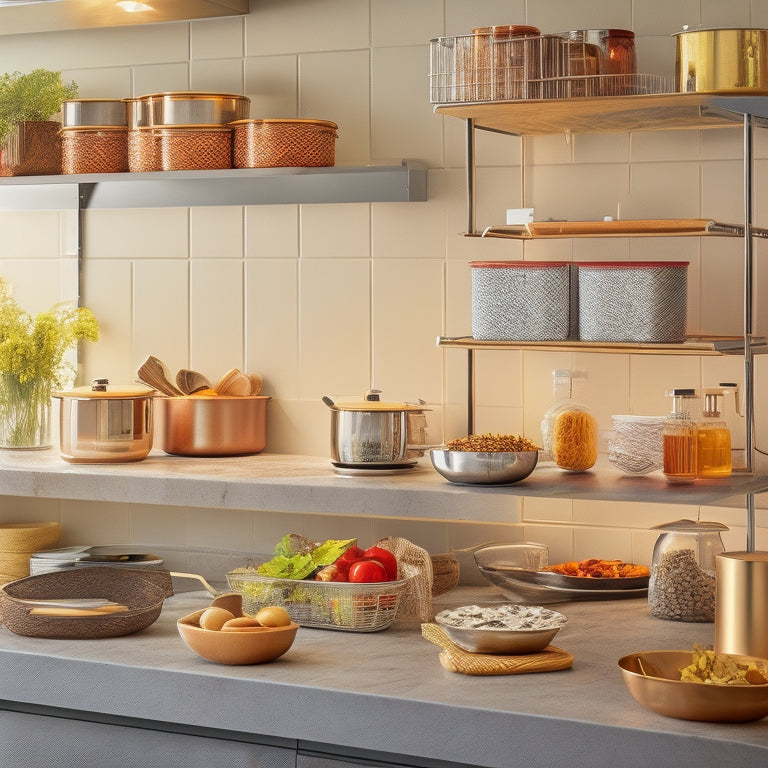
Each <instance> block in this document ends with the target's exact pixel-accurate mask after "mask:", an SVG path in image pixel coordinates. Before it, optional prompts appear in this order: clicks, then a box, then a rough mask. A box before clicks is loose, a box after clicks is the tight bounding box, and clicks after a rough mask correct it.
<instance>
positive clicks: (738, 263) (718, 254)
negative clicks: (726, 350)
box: [698, 239, 744, 335]
mask: <svg viewBox="0 0 768 768" xmlns="http://www.w3.org/2000/svg"><path fill="white" fill-rule="evenodd" d="M743 251H744V246H743V243H742V241H741V240H736V239H734V240H724V241H722V242H718V243H710V242H703V243H702V254H701V258H702V262H701V263H702V269H701V275H700V285H699V292H698V293H699V296H700V298H701V301H700V313H701V315H700V327H701V331H702V333H710V334H734V335H740V334H742V333H743V332H744V289H743V287H742V285H741V282H742V280H741V277H742V274H743V263H744V256H743Z"/></svg>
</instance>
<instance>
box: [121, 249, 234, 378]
mask: <svg viewBox="0 0 768 768" xmlns="http://www.w3.org/2000/svg"><path fill="white" fill-rule="evenodd" d="M217 264H218V262H217ZM219 268H221V267H219ZM189 296H190V286H189V274H188V265H187V263H186V262H183V261H176V260H173V259H168V260H165V259H155V260H151V261H150V260H146V261H137V262H136V264H135V265H134V285H133V354H132V361H133V363H134V367H138V365H140V364H141V362H142V361H143V360H144V359H145V358H146V357H147V355H155V356H156V357H159V358H160V359H161V360H162V361H163V362H164V363H165V364H166V365H167V366H168V368H169V369H170V370H171V371H177V370H178V369H179V368H187V367H189V366H190V363H191V362H192V361H191V360H190V341H191V339H190V336H191V332H190V330H189V322H190V314H189V313H190V307H189ZM203 306H204V307H205V306H208V305H207V304H206V305H203ZM169 309H172V311H169ZM201 309H202V307H201ZM193 319H194V318H193ZM217 348H218V347H214V349H213V350H212V351H213V352H214V353H215V352H216V349H217ZM230 367H231V366H230ZM224 370H226V369H224ZM222 373H223V371H222Z"/></svg>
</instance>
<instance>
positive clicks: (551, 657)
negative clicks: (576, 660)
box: [421, 624, 573, 675]
mask: <svg viewBox="0 0 768 768" xmlns="http://www.w3.org/2000/svg"><path fill="white" fill-rule="evenodd" d="M421 634H422V636H423V637H424V638H425V639H426V640H429V642H430V643H434V644H435V645H437V646H438V647H440V648H442V651H441V652H440V664H441V665H442V666H443V667H444V668H445V669H447V670H448V671H449V672H461V673H462V674H465V675H521V674H525V673H529V672H557V671H559V670H562V669H570V668H571V667H572V666H573V656H572V655H571V654H570V653H568V652H567V651H564V650H562V649H561V648H557V647H555V646H554V645H548V646H547V647H546V648H545V649H544V650H543V651H540V652H539V653H526V654H514V655H507V656H502V655H495V654H491V653H470V652H469V651H465V650H464V649H463V648H459V646H458V645H456V644H455V643H454V642H453V641H452V640H451V639H450V637H448V635H447V634H446V633H445V632H443V630H442V628H441V627H440V626H438V625H437V624H422V625H421Z"/></svg>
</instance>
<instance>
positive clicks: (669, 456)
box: [664, 389, 698, 480]
mask: <svg viewBox="0 0 768 768" xmlns="http://www.w3.org/2000/svg"><path fill="white" fill-rule="evenodd" d="M666 395H667V397H671V398H672V410H671V411H670V413H669V416H668V417H667V419H666V421H665V422H664V474H665V475H666V476H667V477H668V478H671V479H673V480H693V479H694V478H695V477H696V472H697V456H698V431H697V427H696V423H697V420H696V417H695V408H696V405H697V403H698V396H697V394H696V390H695V389H672V390H669V391H668V392H667V393H666Z"/></svg>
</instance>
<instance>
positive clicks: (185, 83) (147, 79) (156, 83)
mask: <svg viewBox="0 0 768 768" xmlns="http://www.w3.org/2000/svg"><path fill="white" fill-rule="evenodd" d="M190 87H191V86H190V79H189V63H188V62H187V61H183V62H179V63H171V64H154V65H153V64H149V65H146V66H139V67H134V68H133V91H132V93H131V95H132V96H146V95H148V94H150V93H164V92H165V91H187V90H189V89H190Z"/></svg>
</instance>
